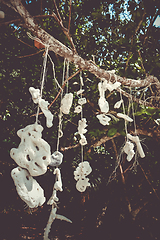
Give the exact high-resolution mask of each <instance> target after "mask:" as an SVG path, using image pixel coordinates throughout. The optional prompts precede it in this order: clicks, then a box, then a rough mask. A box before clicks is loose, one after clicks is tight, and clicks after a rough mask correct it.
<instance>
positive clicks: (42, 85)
mask: <svg viewBox="0 0 160 240" xmlns="http://www.w3.org/2000/svg"><path fill="white" fill-rule="evenodd" d="M48 48H49V46H47V47H46V49H45V56H44V60H43V75H42V82H41V90H40V98H42V92H43V87H44V80H45V73H46V65H47V55H48ZM39 108H40V107H39V105H38V108H37V114H36V124H38V115H39Z"/></svg>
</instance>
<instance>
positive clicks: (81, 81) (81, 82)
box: [80, 72, 84, 162]
mask: <svg viewBox="0 0 160 240" xmlns="http://www.w3.org/2000/svg"><path fill="white" fill-rule="evenodd" d="M83 85H84V84H83V78H82V72H80V90H82V86H83ZM80 97H81V99H82V91H81V94H80ZM82 119H83V107H82V111H81V121H82ZM81 162H83V145H81Z"/></svg>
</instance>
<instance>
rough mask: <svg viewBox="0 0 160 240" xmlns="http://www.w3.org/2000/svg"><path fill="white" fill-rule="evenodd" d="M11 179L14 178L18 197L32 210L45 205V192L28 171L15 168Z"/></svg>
mask: <svg viewBox="0 0 160 240" xmlns="http://www.w3.org/2000/svg"><path fill="white" fill-rule="evenodd" d="M11 177H12V178H13V181H14V184H15V186H16V190H17V192H18V195H19V196H20V198H21V199H22V200H23V201H24V202H25V203H26V204H27V205H28V206H29V207H30V208H36V207H38V206H42V205H43V203H44V202H45V200H46V198H45V197H44V190H43V189H42V188H41V186H40V185H39V184H38V183H37V181H36V180H35V179H33V178H32V177H31V176H30V174H29V172H28V171H27V170H25V169H22V168H20V167H17V168H14V169H13V170H12V171H11Z"/></svg>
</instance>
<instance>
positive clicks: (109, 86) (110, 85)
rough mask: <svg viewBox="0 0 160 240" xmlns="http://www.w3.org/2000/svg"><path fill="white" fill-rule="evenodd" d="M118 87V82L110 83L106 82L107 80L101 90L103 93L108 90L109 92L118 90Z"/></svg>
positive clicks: (119, 84)
mask: <svg viewBox="0 0 160 240" xmlns="http://www.w3.org/2000/svg"><path fill="white" fill-rule="evenodd" d="M120 86H121V83H120V82H115V83H111V82H108V81H107V80H105V81H104V82H103V88H104V90H105V91H106V90H107V89H108V90H109V91H110V92H111V91H113V90H115V89H117V88H119V87H120Z"/></svg>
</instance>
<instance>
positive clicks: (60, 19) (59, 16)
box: [53, 0, 62, 22]
mask: <svg viewBox="0 0 160 240" xmlns="http://www.w3.org/2000/svg"><path fill="white" fill-rule="evenodd" d="M53 2H54V6H55V9H56V12H57V15H58V19H59V21H60V22H62V18H61V15H60V14H59V11H58V8H57V4H56V1H55V0H53Z"/></svg>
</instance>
